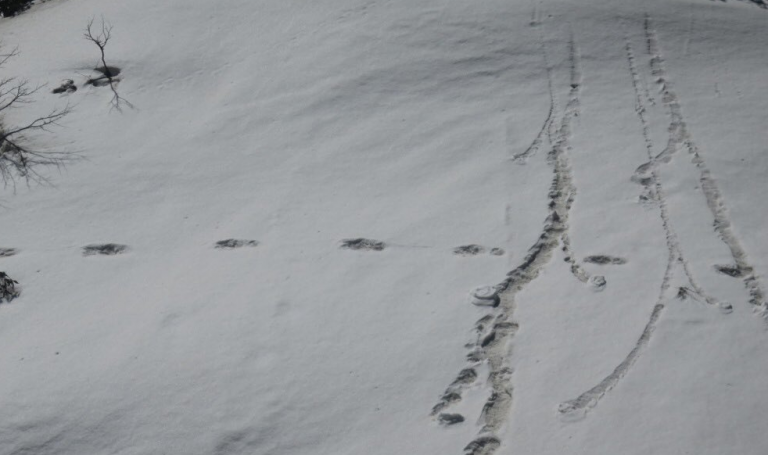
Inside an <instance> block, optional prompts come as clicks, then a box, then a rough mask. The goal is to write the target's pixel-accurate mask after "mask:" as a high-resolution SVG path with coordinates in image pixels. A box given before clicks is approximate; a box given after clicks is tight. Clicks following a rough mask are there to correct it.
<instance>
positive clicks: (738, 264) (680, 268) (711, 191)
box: [559, 15, 765, 420]
mask: <svg viewBox="0 0 768 455" xmlns="http://www.w3.org/2000/svg"><path fill="white" fill-rule="evenodd" d="M644 35H645V41H646V45H647V52H648V58H649V67H650V68H649V70H650V73H651V76H652V77H653V78H654V81H655V83H656V84H657V85H658V88H659V93H660V94H661V96H662V103H663V107H664V108H665V109H666V111H667V115H668V117H669V121H670V123H669V127H668V129H667V130H668V133H669V137H668V142H667V144H666V146H665V148H664V150H663V151H661V152H660V153H656V152H655V148H654V144H653V141H652V140H651V136H650V122H649V119H648V116H649V115H650V111H649V107H648V105H647V104H646V103H645V100H647V99H649V98H648V97H647V96H646V97H645V98H644V96H643V95H644V94H645V93H644V92H645V87H644V84H643V83H642V78H641V74H640V71H639V70H638V68H637V62H636V61H637V58H636V55H635V52H634V49H633V47H632V43H631V41H630V39H629V37H628V36H625V50H626V56H627V66H628V69H629V74H630V76H631V80H632V87H633V90H634V94H635V102H636V105H635V112H636V114H637V118H638V120H639V123H640V129H641V133H642V137H643V140H644V143H645V149H646V152H647V155H648V160H649V161H648V162H647V163H645V164H643V165H642V166H640V167H639V168H638V169H637V171H636V172H635V174H634V175H633V177H632V180H633V181H634V182H636V183H639V184H640V185H642V186H643V188H644V189H643V194H642V195H641V200H646V201H650V202H652V203H655V205H657V206H658V208H659V215H660V218H661V224H662V227H663V229H664V233H665V237H666V244H667V250H668V257H667V267H666V270H665V273H664V277H663V279H662V282H661V285H660V289H659V294H658V298H657V300H656V303H655V305H654V307H653V310H652V311H651V314H650V317H649V320H648V322H647V323H646V325H645V327H644V329H643V331H642V333H641V335H640V337H639V338H638V340H637V342H636V343H635V346H634V347H633V348H632V350H631V351H630V352H629V354H627V356H626V357H625V358H624V360H623V361H622V362H621V363H619V365H618V366H617V367H616V368H615V369H614V370H613V371H612V372H611V373H610V374H609V375H607V376H606V377H605V378H604V379H603V380H602V381H600V382H599V383H598V384H597V385H595V386H594V387H592V388H591V389H589V390H587V391H586V392H584V393H582V394H581V395H579V396H578V397H577V398H575V399H572V400H568V401H565V402H563V403H561V404H560V406H559V412H560V413H561V414H563V415H564V416H565V417H566V418H567V419H574V420H575V419H579V418H582V417H584V416H585V415H586V413H587V412H588V411H589V410H590V409H592V408H594V407H595V406H597V404H598V402H599V401H600V399H601V398H602V397H603V396H604V395H605V394H606V393H607V392H608V391H610V390H611V389H612V388H613V387H615V386H616V384H617V383H618V382H619V381H620V380H621V378H622V377H624V376H625V375H626V374H627V372H628V371H629V369H630V368H631V367H632V365H633V364H634V363H635V362H636V361H637V359H638V358H639V357H640V355H641V354H642V352H643V350H644V349H645V348H646V346H647V345H648V343H649V341H650V339H651V335H652V333H653V331H654V329H655V327H656V324H657V322H658V320H659V318H660V316H661V314H662V312H663V310H664V308H665V305H666V304H667V302H669V301H670V300H672V299H673V298H678V299H682V300H684V299H688V298H691V299H692V300H695V301H698V302H702V303H706V304H709V305H713V306H717V307H718V308H720V310H721V311H722V312H723V313H726V314H727V313H730V312H732V307H731V305H730V304H729V303H727V302H721V301H719V300H718V299H717V298H715V297H714V296H712V295H710V294H708V293H707V292H706V291H705V290H704V289H703V288H702V286H701V285H700V284H699V282H698V281H697V280H696V278H695V277H694V275H693V273H692V272H691V268H690V266H689V262H688V260H687V259H686V256H685V254H684V251H683V249H682V247H681V245H680V242H679V240H678V236H677V234H676V232H675V230H674V228H673V226H672V222H671V220H670V214H669V207H668V204H667V200H666V196H665V192H664V187H663V184H662V181H661V179H660V177H659V172H658V168H659V167H660V166H662V165H664V164H665V163H669V162H670V160H671V158H672V155H674V154H675V153H676V152H677V151H679V150H687V151H688V153H689V154H690V155H692V163H693V164H694V165H695V166H696V167H697V169H698V170H699V181H700V183H701V188H702V191H703V193H704V197H705V199H706V203H707V206H708V208H709V210H710V212H711V214H712V217H713V219H714V223H713V225H714V229H715V231H716V233H717V234H718V237H719V238H720V240H721V241H723V242H724V243H725V244H726V245H727V246H728V248H729V249H730V252H731V255H732V257H733V259H734V262H735V266H732V267H723V268H722V269H721V272H723V273H726V274H728V275H730V276H733V277H742V278H743V282H744V285H745V288H746V289H747V291H748V293H749V295H750V303H751V304H752V305H753V306H754V307H755V308H756V309H757V310H759V311H761V312H763V314H764V311H765V302H764V298H763V292H762V289H761V287H760V284H759V282H758V280H757V278H756V276H755V275H754V271H753V268H752V267H751V265H750V264H749V263H748V262H747V256H746V253H745V252H744V250H743V249H742V247H741V245H740V243H739V242H738V239H737V238H736V237H735V235H734V234H733V232H732V230H731V228H730V226H731V222H730V220H729V219H728V217H727V212H726V209H725V205H724V203H723V200H722V196H721V194H720V191H719V189H718V187H717V185H716V182H715V181H714V179H713V178H712V174H711V172H710V171H709V169H708V168H707V166H706V164H705V162H704V159H703V157H702V156H701V155H700V153H699V150H698V147H697V146H696V144H695V143H694V141H693V140H692V138H691V135H690V133H689V132H688V130H687V127H686V124H685V121H684V120H683V116H682V112H681V108H680V103H679V101H678V98H677V95H676V94H675V92H674V91H673V90H672V87H671V84H670V82H669V78H668V76H667V74H666V71H665V69H664V58H663V55H662V53H661V50H660V46H659V40H658V37H657V35H656V32H655V30H654V29H653V26H652V23H651V19H650V16H649V15H646V17H645V21H644ZM673 283H674V286H672V284H673Z"/></svg>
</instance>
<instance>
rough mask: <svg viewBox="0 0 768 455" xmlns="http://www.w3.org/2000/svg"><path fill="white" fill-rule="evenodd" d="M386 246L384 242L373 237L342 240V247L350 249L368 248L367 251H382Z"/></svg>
mask: <svg viewBox="0 0 768 455" xmlns="http://www.w3.org/2000/svg"><path fill="white" fill-rule="evenodd" d="M385 247H386V244H385V243H384V242H381V241H379V240H372V239H364V238H362V237H361V238H357V239H344V240H342V241H341V248H346V249H348V250H366V251H381V250H383V249H384V248H385Z"/></svg>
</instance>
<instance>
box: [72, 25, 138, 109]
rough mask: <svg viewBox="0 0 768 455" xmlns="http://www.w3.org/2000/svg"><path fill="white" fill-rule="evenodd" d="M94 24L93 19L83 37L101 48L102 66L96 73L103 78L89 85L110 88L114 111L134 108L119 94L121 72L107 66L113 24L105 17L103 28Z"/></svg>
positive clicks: (89, 81)
mask: <svg viewBox="0 0 768 455" xmlns="http://www.w3.org/2000/svg"><path fill="white" fill-rule="evenodd" d="M94 22H95V20H94V19H91V20H90V21H89V22H88V25H87V26H86V27H85V32H84V33H83V37H84V38H85V39H87V40H88V41H90V42H92V43H93V44H95V45H96V47H98V48H99V54H100V58H101V66H100V67H97V68H96V71H98V72H100V73H101V76H99V77H95V78H91V79H89V80H88V82H87V83H88V84H91V85H94V86H97V87H99V86H102V85H109V88H110V89H112V101H111V103H112V108H113V109H115V110H117V111H122V108H123V106H124V105H125V106H128V107H129V108H133V104H131V103H130V102H129V101H128V100H126V99H125V98H123V97H122V96H120V94H119V93H118V92H117V83H118V82H120V79H119V78H118V74H119V71H120V70H118V69H117V68H115V67H111V66H109V65H107V57H106V48H107V44H108V43H109V40H110V39H111V38H112V24H110V23H109V22H108V21H106V20H104V18H103V17H102V18H101V27H94Z"/></svg>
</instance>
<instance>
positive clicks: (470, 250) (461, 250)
mask: <svg viewBox="0 0 768 455" xmlns="http://www.w3.org/2000/svg"><path fill="white" fill-rule="evenodd" d="M484 251H485V248H484V247H482V246H481V245H475V244H471V245H462V246H457V247H456V248H454V249H453V254H457V255H459V256H476V255H478V254H480V253H482V252H484Z"/></svg>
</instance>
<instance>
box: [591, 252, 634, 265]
mask: <svg viewBox="0 0 768 455" xmlns="http://www.w3.org/2000/svg"><path fill="white" fill-rule="evenodd" d="M584 262H588V263H590V264H597V265H622V264H626V263H627V260H626V259H624V258H619V257H615V256H606V255H602V254H600V255H595V256H587V257H585V258H584Z"/></svg>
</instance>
